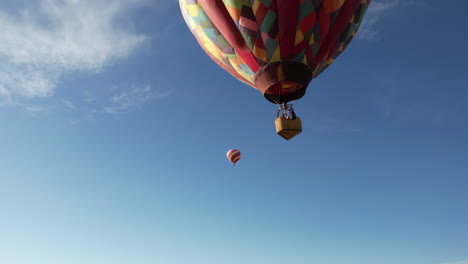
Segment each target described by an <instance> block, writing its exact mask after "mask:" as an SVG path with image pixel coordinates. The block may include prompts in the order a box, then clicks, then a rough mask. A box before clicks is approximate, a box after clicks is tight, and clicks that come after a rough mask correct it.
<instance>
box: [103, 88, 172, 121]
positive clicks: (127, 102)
mask: <svg viewBox="0 0 468 264" xmlns="http://www.w3.org/2000/svg"><path fill="white" fill-rule="evenodd" d="M169 93H170V91H167V92H162V91H161V90H160V89H154V88H153V87H152V86H151V85H149V84H147V85H143V86H136V85H132V86H130V88H127V89H116V90H115V92H114V93H113V94H112V96H111V97H110V100H109V104H108V105H107V106H105V107H104V111H105V112H106V113H108V114H116V113H120V112H122V111H125V110H127V109H129V108H131V107H136V106H139V105H142V104H144V103H146V102H148V101H150V100H154V99H158V98H163V97H166V96H168V95H169Z"/></svg>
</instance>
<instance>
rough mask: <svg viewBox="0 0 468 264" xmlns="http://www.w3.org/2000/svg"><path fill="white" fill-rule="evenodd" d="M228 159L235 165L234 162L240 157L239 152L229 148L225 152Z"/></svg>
mask: <svg viewBox="0 0 468 264" xmlns="http://www.w3.org/2000/svg"><path fill="white" fill-rule="evenodd" d="M226 156H227V158H228V160H229V161H230V162H231V163H232V165H234V166H235V165H236V163H237V162H238V161H239V160H240V158H241V153H240V151H238V150H237V149H231V150H229V151H228V152H227V154H226Z"/></svg>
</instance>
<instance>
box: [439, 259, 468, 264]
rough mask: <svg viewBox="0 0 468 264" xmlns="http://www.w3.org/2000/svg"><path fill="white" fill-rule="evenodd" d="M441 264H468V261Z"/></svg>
mask: <svg viewBox="0 0 468 264" xmlns="http://www.w3.org/2000/svg"><path fill="white" fill-rule="evenodd" d="M441 264H468V260H465V261H456V262H444V263H441Z"/></svg>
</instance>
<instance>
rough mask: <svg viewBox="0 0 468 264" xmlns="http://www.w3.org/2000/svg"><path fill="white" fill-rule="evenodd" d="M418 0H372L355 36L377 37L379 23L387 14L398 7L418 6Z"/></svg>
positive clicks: (372, 38) (395, 10) (371, 38)
mask: <svg viewBox="0 0 468 264" xmlns="http://www.w3.org/2000/svg"><path fill="white" fill-rule="evenodd" d="M420 5H424V3H422V2H419V1H418V0H373V1H372V2H371V4H370V5H369V9H368V10H367V13H366V16H365V17H364V20H363V22H362V24H361V27H360V29H359V34H358V35H357V37H359V38H363V39H368V40H374V39H376V38H377V36H378V33H379V30H378V25H379V23H380V22H381V21H382V20H383V19H384V18H385V17H386V16H387V15H389V14H392V13H393V12H397V11H398V8H399V7H405V6H420Z"/></svg>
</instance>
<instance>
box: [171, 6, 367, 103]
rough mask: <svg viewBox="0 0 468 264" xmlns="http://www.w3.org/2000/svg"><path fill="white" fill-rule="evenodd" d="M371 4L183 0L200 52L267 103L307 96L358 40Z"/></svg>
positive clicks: (183, 10)
mask: <svg viewBox="0 0 468 264" xmlns="http://www.w3.org/2000/svg"><path fill="white" fill-rule="evenodd" d="M370 1H371V0H179V3H180V7H181V11H182V14H183V16H184V19H185V21H186V23H187V25H188V26H189V28H190V30H191V31H192V33H193V34H194V35H195V37H196V39H197V41H198V43H199V44H200V46H201V47H202V48H203V49H204V50H205V52H206V53H207V54H208V55H209V56H210V57H211V58H212V59H213V60H214V61H215V62H216V63H217V64H218V65H219V66H221V67H222V68H223V69H225V70H226V71H228V72H229V73H230V74H232V75H233V76H234V77H236V78H237V79H239V80H241V81H243V82H245V83H247V84H249V85H251V86H253V87H254V88H256V89H258V90H259V91H260V92H262V93H263V95H264V96H265V98H266V99H268V100H269V101H271V102H273V103H276V104H284V103H287V102H289V101H291V100H296V99H299V98H301V97H302V96H304V94H305V92H306V89H307V86H308V85H309V83H310V81H311V80H312V79H313V78H315V77H317V76H318V75H319V74H320V73H321V72H323V71H324V70H325V69H326V68H327V67H328V66H329V65H330V64H331V63H332V62H333V61H334V60H335V59H336V58H337V57H338V56H339V55H340V54H341V53H342V52H343V51H344V49H345V48H346V47H347V46H348V44H349V43H350V41H351V40H352V39H353V37H354V36H355V34H356V32H357V30H358V28H359V25H360V23H361V20H362V18H363V16H364V13H365V12H366V10H367V7H368V5H369V3H370Z"/></svg>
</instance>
